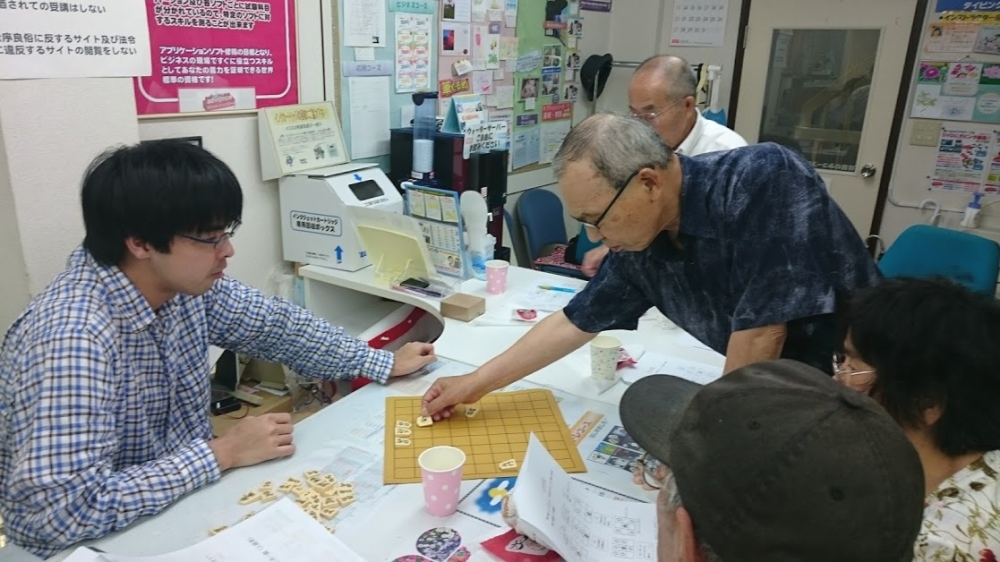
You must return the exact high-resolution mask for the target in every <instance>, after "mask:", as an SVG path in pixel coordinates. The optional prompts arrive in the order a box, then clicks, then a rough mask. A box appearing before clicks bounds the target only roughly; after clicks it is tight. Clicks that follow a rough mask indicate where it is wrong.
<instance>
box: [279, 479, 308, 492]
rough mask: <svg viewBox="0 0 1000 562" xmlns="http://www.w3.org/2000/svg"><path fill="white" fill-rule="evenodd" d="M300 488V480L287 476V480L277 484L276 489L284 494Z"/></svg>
mask: <svg viewBox="0 0 1000 562" xmlns="http://www.w3.org/2000/svg"><path fill="white" fill-rule="evenodd" d="M300 488H302V482H301V481H300V480H299V479H297V478H289V479H288V480H285V481H284V482H282V483H281V485H280V486H278V491H279V492H284V493H286V494H291V493H293V492H294V491H295V490H298V489H300Z"/></svg>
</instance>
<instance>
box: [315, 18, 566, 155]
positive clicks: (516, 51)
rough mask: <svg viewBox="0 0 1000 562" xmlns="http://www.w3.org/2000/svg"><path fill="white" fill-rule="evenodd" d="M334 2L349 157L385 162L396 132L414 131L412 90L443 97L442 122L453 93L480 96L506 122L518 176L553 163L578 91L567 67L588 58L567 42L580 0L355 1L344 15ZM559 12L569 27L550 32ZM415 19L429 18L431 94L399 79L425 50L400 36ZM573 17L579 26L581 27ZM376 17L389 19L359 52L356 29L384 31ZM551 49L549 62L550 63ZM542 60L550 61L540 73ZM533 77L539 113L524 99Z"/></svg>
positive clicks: (489, 110)
mask: <svg viewBox="0 0 1000 562" xmlns="http://www.w3.org/2000/svg"><path fill="white" fill-rule="evenodd" d="M337 4H338V7H337V12H338V21H339V24H338V29H337V32H338V35H339V40H338V45H337V53H338V55H339V59H340V61H341V62H340V65H339V66H340V68H337V69H335V70H336V71H338V72H339V74H340V75H341V76H342V79H341V81H340V83H339V84H338V87H339V88H340V96H339V99H340V103H339V105H340V113H341V124H342V128H343V131H344V138H345V140H346V142H347V146H348V151H349V153H350V155H351V159H352V160H356V161H375V162H378V163H379V164H380V165H385V164H387V163H388V153H389V129H391V128H398V127H405V126H409V124H410V123H409V120H410V119H411V118H412V107H413V105H412V104H413V102H412V95H411V94H412V91H417V90H430V91H434V90H437V91H438V92H439V98H440V102H439V107H438V115H440V116H444V115H445V113H446V110H447V106H448V104H449V103H450V101H451V100H450V98H451V96H453V95H462V94H466V93H468V94H480V95H481V96H482V97H483V99H484V100H485V102H486V103H485V105H486V106H487V108H486V109H487V118H488V119H489V120H490V121H506V122H507V130H508V131H510V132H511V134H510V138H511V141H512V142H511V154H512V157H511V161H512V168H513V171H514V172H515V173H517V172H518V171H530V170H532V169H535V168H537V167H539V166H538V165H537V164H538V163H542V164H545V163H548V162H551V158H552V156H554V154H555V150H557V149H558V146H559V145H560V144H561V142H562V139H563V137H565V134H566V133H567V132H568V131H569V127H570V124H571V123H572V107H573V101H575V99H576V96H577V95H578V92H579V91H580V86H579V82H578V77H577V74H578V71H577V69H576V68H567V63H568V62H570V61H573V62H574V63H576V65H577V67H578V66H579V61H580V60H581V58H582V56H581V55H580V54H578V53H577V51H576V49H575V47H576V39H575V36H574V39H573V40H571V41H569V40H568V39H567V34H568V33H570V32H574V33H575V34H576V35H582V18H581V17H579V0H543V1H538V0H530V1H529V0H520V1H518V0H351V2H350V5H351V7H350V8H349V9H350V10H351V13H345V9H348V8H347V6H348V4H349V3H348V2H347V1H346V0H341V1H340V2H337ZM359 11H360V13H359ZM553 13H555V14H558V17H557V18H554V19H559V20H562V21H561V22H559V23H560V24H561V25H563V26H564V27H565V29H557V30H547V29H546V19H547V15H548V17H549V18H551V17H552V14H553ZM571 14H572V16H571ZM410 16H424V17H426V16H429V26H428V27H427V29H429V31H428V32H427V34H428V37H427V41H426V47H427V49H428V51H429V56H428V69H427V70H428V72H429V75H430V77H431V80H430V82H433V83H429V84H427V85H426V87H423V85H420V86H418V87H413V85H412V83H410V82H406V83H405V84H402V83H401V79H400V72H399V70H400V67H399V65H400V64H402V63H403V62H404V61H406V60H407V58H408V57H410V58H413V57H412V56H413V55H418V52H417V51H418V49H419V45H418V43H419V42H418V41H415V40H414V35H413V34H410V33H401V32H400V30H399V29H397V24H398V23H399V21H398V20H399V18H409V17H410ZM570 17H572V18H574V20H575V21H577V24H576V26H575V28H574V27H573V26H572V22H571V21H569V20H568V18H570ZM379 20H382V21H384V22H385V26H384V32H383V33H381V34H383V35H384V37H380V38H378V40H377V45H376V46H374V47H372V48H366V47H360V49H359V48H358V47H357V46H356V43H357V42H358V40H359V38H360V37H361V36H363V34H359V33H356V32H352V31H349V30H352V29H357V28H358V24H359V23H365V24H371V23H372V22H373V21H374V22H376V24H375V25H374V26H372V27H370V28H369V29H375V30H378V29H380V28H381V24H380V23H379ZM352 34H353V35H352ZM379 34H380V32H379V31H376V32H375V33H374V35H376V36H377V35H379ZM352 37H353V42H352ZM372 40H373V41H374V40H375V38H374V37H373V38H372ZM567 42H569V43H572V48H571V47H570V46H569V45H567ZM411 43H412V44H411ZM466 43H467V46H465V44H466ZM407 44H411V47H410V48H411V51H410V52H405V51H404V50H403V49H398V48H397V47H398V46H400V45H407ZM547 48H548V49H549V51H547V54H548V55H549V59H548V61H546V60H544V57H543V52H545V49H547ZM372 51H374V53H372ZM573 54H576V56H572V55H573ZM532 57H537V59H538V61H539V62H538V64H536V65H534V66H533V67H531V68H528V67H527V66H524V65H522V66H524V68H522V69H523V70H524V72H516V70H518V64H519V61H520V62H522V63H524V62H525V61H530V60H532ZM545 62H550V63H553V64H551V65H550V66H549V67H547V68H543V64H544V63H545ZM411 64H412V62H411ZM532 79H534V83H533V84H534V86H535V87H536V90H535V92H534V93H535V94H536V96H535V102H534V108H531V107H530V106H531V103H530V102H529V103H528V104H526V103H525V102H524V101H523V99H524V98H522V96H521V93H522V92H521V87H522V86H523V85H524V83H525V81H529V84H530V80H532ZM543 84H544V85H545V91H546V94H545V95H544V96H543V95H541V94H542V88H543ZM406 85H409V86H411V87H410V89H411V90H412V91H404V90H406V88H405V87H401V86H406ZM526 93H530V92H526ZM567 98H569V99H567ZM518 119H520V122H519V121H518ZM354 121H359V122H360V123H363V127H358V125H357V124H356V123H354ZM359 147H361V148H362V150H358V148H359ZM518 150H520V152H518ZM515 154H519V155H520V158H519V159H517V164H520V166H519V165H516V164H515V162H514V161H515V159H516V158H515ZM518 168H520V169H518Z"/></svg>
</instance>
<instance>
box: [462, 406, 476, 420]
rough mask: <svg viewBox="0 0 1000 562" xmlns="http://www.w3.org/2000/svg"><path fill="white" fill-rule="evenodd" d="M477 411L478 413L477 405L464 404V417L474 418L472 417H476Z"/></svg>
mask: <svg viewBox="0 0 1000 562" xmlns="http://www.w3.org/2000/svg"><path fill="white" fill-rule="evenodd" d="M478 413H479V407H478V406H466V407H465V417H467V418H474V417H476V414H478Z"/></svg>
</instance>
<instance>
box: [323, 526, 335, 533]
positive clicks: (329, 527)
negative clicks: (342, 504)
mask: <svg viewBox="0 0 1000 562" xmlns="http://www.w3.org/2000/svg"><path fill="white" fill-rule="evenodd" d="M323 527H324V528H326V530H327V531H330V534H331V535H333V534H335V533H336V532H337V530H336V529H334V528H333V525H323Z"/></svg>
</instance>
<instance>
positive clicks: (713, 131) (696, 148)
mask: <svg viewBox="0 0 1000 562" xmlns="http://www.w3.org/2000/svg"><path fill="white" fill-rule="evenodd" d="M696 111H697V110H696ZM746 145H747V141H745V140H743V137H741V136H740V135H739V134H738V133H737V132H736V131H734V130H732V129H730V128H729V127H723V126H722V125H720V124H718V123H716V122H715V121H711V120H709V119H705V117H704V116H703V115H702V114H701V111H698V120H697V121H695V124H694V128H693V129H691V132H690V133H688V136H687V137H686V138H685V139H684V142H682V143H681V145H680V146H678V147H677V150H676V151H675V152H677V153H678V154H683V155H685V156H697V155H698V154H705V153H706V152H718V151H720V150H729V149H731V148H739V147H741V146H746Z"/></svg>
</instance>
